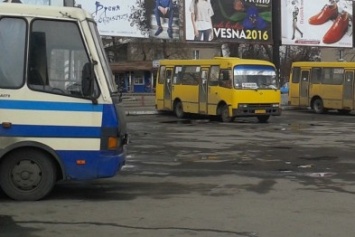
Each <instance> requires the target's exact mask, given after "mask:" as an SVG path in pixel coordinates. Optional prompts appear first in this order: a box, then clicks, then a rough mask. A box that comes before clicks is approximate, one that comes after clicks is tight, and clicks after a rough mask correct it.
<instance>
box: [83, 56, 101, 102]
mask: <svg viewBox="0 0 355 237" xmlns="http://www.w3.org/2000/svg"><path fill="white" fill-rule="evenodd" d="M96 64H97V62H96V61H94V62H93V63H90V62H88V63H85V65H84V67H83V70H82V75H81V91H82V94H83V96H85V97H89V98H91V100H92V102H93V103H94V104H97V100H96V98H95V95H94V94H95V73H94V65H96Z"/></svg>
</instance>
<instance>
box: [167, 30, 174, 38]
mask: <svg viewBox="0 0 355 237" xmlns="http://www.w3.org/2000/svg"><path fill="white" fill-rule="evenodd" d="M168 35H169V38H170V39H172V38H173V29H171V28H169V29H168Z"/></svg>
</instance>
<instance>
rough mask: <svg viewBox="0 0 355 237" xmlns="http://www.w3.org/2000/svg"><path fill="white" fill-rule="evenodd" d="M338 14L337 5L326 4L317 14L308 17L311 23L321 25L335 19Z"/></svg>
mask: <svg viewBox="0 0 355 237" xmlns="http://www.w3.org/2000/svg"><path fill="white" fill-rule="evenodd" d="M337 16H338V6H337V5H336V4H335V5H325V6H324V7H323V9H322V10H321V11H320V12H319V13H318V14H316V15H314V16H312V17H310V18H309V19H308V22H309V24H311V25H321V24H323V23H325V22H327V21H328V20H334V19H335V18H337Z"/></svg>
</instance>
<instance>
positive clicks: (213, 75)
mask: <svg viewBox="0 0 355 237" xmlns="http://www.w3.org/2000/svg"><path fill="white" fill-rule="evenodd" d="M218 77H219V67H218V66H212V67H211V72H210V78H209V81H208V85H209V86H218Z"/></svg>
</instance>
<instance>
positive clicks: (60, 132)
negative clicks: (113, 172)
mask: <svg viewBox="0 0 355 237" xmlns="http://www.w3.org/2000/svg"><path fill="white" fill-rule="evenodd" d="M100 136H101V128H100V127H84V126H83V127H77V126H43V125H16V124H15V125H12V126H11V128H3V127H0V137H58V138H59V137H61V138H63V137H80V138H82V137H84V138H94V137H100Z"/></svg>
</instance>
